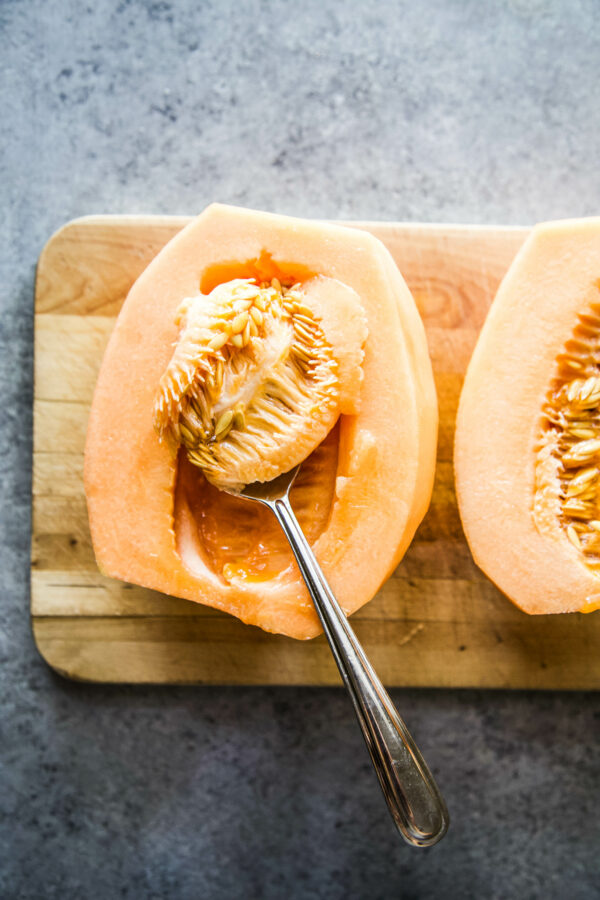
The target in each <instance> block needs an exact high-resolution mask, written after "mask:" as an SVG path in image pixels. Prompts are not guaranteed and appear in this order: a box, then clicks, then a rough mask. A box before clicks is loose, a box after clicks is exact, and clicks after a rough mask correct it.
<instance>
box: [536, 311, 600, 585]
mask: <svg viewBox="0 0 600 900" xmlns="http://www.w3.org/2000/svg"><path fill="white" fill-rule="evenodd" d="M543 415H544V421H543V440H542V442H541V450H540V454H539V455H538V467H539V468H540V469H541V467H542V466H543V465H544V460H545V459H546V460H547V457H548V455H549V454H550V455H552V457H553V460H554V463H555V471H556V473H557V476H558V516H559V522H560V525H561V527H562V528H563V530H564V531H565V533H566V536H567V538H568V539H569V541H570V542H571V543H572V544H573V546H575V547H576V548H577V549H578V550H580V551H581V553H582V554H583V556H584V559H585V562H586V564H587V565H588V566H589V567H590V568H591V569H593V570H598V574H599V575H600V307H596V306H592V307H591V308H590V310H589V312H588V313H585V314H582V315H580V316H579V321H578V324H577V326H576V328H575V330H574V332H573V337H572V339H571V340H569V341H568V343H567V344H566V346H565V351H564V353H563V354H561V356H560V357H559V359H558V369H557V377H556V379H555V382H554V384H553V385H552V388H551V390H550V392H549V394H548V397H547V402H546V404H545V407H544V410H543ZM538 485H539V480H538Z"/></svg>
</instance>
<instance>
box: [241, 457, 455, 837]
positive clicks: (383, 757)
mask: <svg viewBox="0 0 600 900" xmlns="http://www.w3.org/2000/svg"><path fill="white" fill-rule="evenodd" d="M299 469H300V466H296V468H295V469H292V470H291V472H286V473H285V474H284V475H280V476H279V478H275V479H274V480H273V481H268V482H265V483H264V484H261V483H259V482H256V483H255V484H249V485H248V486H247V487H245V488H244V490H242V491H241V493H237V494H235V495H234V496H237V497H243V498H244V499H245V500H256V501H258V502H259V503H263V504H264V505H265V506H268V507H269V509H271V510H272V511H273V512H274V513H275V515H276V517H277V521H278V522H279V524H280V525H281V527H282V528H283V531H284V533H285V536H286V537H287V539H288V541H289V542H290V546H291V548H292V550H293V552H294V556H295V557H296V561H297V563H298V566H299V568H300V572H301V573H302V577H303V578H304V581H305V582H306V586H307V588H308V590H309V592H310V595H311V597H312V600H313V603H314V605H315V609H316V610H317V613H318V615H319V618H320V620H321V623H322V625H323V629H324V631H325V634H326V636H327V640H328V641H329V646H330V647H331V652H332V653H333V656H334V658H335V661H336V663H337V667H338V669H339V670H340V674H341V676H342V679H343V681H344V684H345V685H346V688H347V690H348V693H349V694H350V697H351V698H352V702H353V704H354V709H355V712H356V716H357V718H358V722H359V724H360V727H361V728H362V732H363V735H364V738H365V741H366V743H367V747H368V750H369V753H370V754H371V760H372V761H373V765H374V766H375V771H376V772H377V777H378V778H379V783H380V785H381V788H382V790H383V794H384V797H385V799H386V801H387V805H388V807H389V810H390V812H391V814H392V817H393V819H394V822H395V823H396V826H397V828H398V830H399V831H400V833H401V835H402V837H403V838H404V839H405V841H407V842H408V843H409V844H413V845H414V846H415V847H430V846H431V845H432V844H436V843H437V842H438V841H439V840H441V838H443V836H444V835H445V833H446V831H447V829H448V822H449V818H448V811H447V809H446V804H445V803H444V800H443V799H442V796H441V794H440V792H439V790H438V787H437V785H436V783H435V781H434V780H433V777H432V775H431V772H430V771H429V769H428V768H427V764H426V763H425V760H424V759H423V757H422V756H421V753H420V751H419V748H418V747H417V745H416V744H415V742H414V741H413V739H412V737H411V736H410V734H409V732H408V729H407V727H406V725H405V724H404V722H403V721H402V719H401V718H400V716H399V715H398V713H397V711H396V709H395V707H394V704H393V703H392V701H391V698H390V697H389V695H388V693H387V691H386V690H385V688H384V686H383V685H382V683H381V681H380V680H379V678H378V677H377V675H376V674H375V671H374V669H373V667H372V666H371V664H370V662H369V660H368V659H367V657H366V656H365V653H364V650H363V649H362V647H361V645H360V644H359V642H358V639H357V637H356V635H355V634H354V631H353V630H352V628H351V627H350V625H349V623H348V620H347V619H346V616H345V615H344V613H343V611H342V609H341V607H340V606H339V604H338V602H337V600H336V599H335V597H334V596H333V594H332V592H331V589H330V587H329V585H328V584H327V581H326V580H325V576H324V575H323V572H322V571H321V569H320V567H319V564H318V562H317V560H316V559H315V556H314V554H313V552H312V550H311V548H310V545H309V543H308V541H307V540H306V538H305V536H304V534H303V532H302V529H301V528H300V525H299V524H298V520H297V519H296V516H295V515H294V512H293V510H292V507H291V505H290V500H289V492H290V488H291V486H292V484H293V483H294V480H295V478H296V475H297V474H298V471H299ZM228 493H233V492H228Z"/></svg>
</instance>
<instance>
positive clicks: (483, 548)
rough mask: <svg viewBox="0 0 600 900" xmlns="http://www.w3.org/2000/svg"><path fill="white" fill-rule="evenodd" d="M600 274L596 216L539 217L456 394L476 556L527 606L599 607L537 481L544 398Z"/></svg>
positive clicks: (458, 460)
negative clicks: (549, 219)
mask: <svg viewBox="0 0 600 900" xmlns="http://www.w3.org/2000/svg"><path fill="white" fill-rule="evenodd" d="M599 278H600V218H597V219H587V220H569V221H562V222H554V223H548V224H543V225H539V226H537V227H536V228H534V229H533V231H532V233H531V235H530V237H529V238H528V240H527V241H526V242H525V244H524V246H523V247H522V249H521V251H520V252H519V254H518V255H517V258H516V259H515V261H514V262H513V264H512V266H511V268H510V270H509V271H508V273H507V275H506V276H505V278H504V280H503V282H502V284H501V286H500V289H499V291H498V294H497V296H496V298H495V300H494V302H493V305H492V308H491V310H490V313H489V315H488V318H487V320H486V322H485V324H484V327H483V330H482V332H481V335H480V337H479V340H478V342H477V346H476V348H475V351H474V353H473V357H472V359H471V362H470V365H469V368H468V371H467V375H466V378H465V382H464V387H463V391H462V395H461V399H460V405H459V411H458V417H457V427H456V444H455V467H456V488H457V496H458V503H459V508H460V514H461V518H462V522H463V526H464V530H465V534H466V537H467V540H468V542H469V545H470V547H471V551H472V553H473V557H474V559H475V562H476V563H477V564H478V566H479V567H480V568H481V569H482V570H483V571H484V572H485V573H486V574H487V575H488V576H489V577H490V578H491V579H492V580H493V581H494V582H495V583H496V584H497V585H498V587H499V588H500V589H501V590H502V591H504V593H505V594H507V596H508V597H509V598H510V599H511V600H512V601H513V602H514V603H515V604H516V605H517V606H519V607H520V608H521V609H523V610H524V611H525V612H527V613H531V614H543V613H561V612H572V611H575V610H584V611H590V610H592V609H595V608H596V607H598V606H600V579H599V578H598V575H596V574H594V573H593V572H592V571H591V570H590V568H589V567H588V566H587V565H586V564H585V562H584V560H583V556H582V554H581V552H580V551H578V550H577V548H576V547H575V546H574V545H573V544H572V543H571V542H570V541H569V539H568V538H567V536H566V534H565V529H564V528H562V527H561V526H560V524H559V521H558V519H557V517H556V515H555V510H554V508H553V506H552V503H551V500H550V499H549V498H548V499H546V498H545V497H544V496H540V494H539V493H537V494H536V492H535V485H536V459H537V458H538V448H539V445H540V435H541V429H542V421H543V417H542V408H543V405H544V401H545V399H546V396H547V394H548V391H549V389H550V387H551V384H552V380H553V376H554V374H555V372H556V370H557V369H556V367H557V360H558V358H559V357H560V356H561V354H563V353H564V351H565V346H566V345H567V344H568V342H569V341H570V339H571V338H572V336H573V331H574V329H575V327H576V325H577V322H578V316H579V315H582V314H583V315H585V314H586V313H587V312H589V310H590V307H591V305H592V304H596V305H598V304H600V290H599V284H600V282H599V280H598V279H599ZM534 502H535V503H536V505H537V510H536V515H535V516H534ZM540 507H541V508H540Z"/></svg>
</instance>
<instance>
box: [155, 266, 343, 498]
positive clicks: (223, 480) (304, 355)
mask: <svg viewBox="0 0 600 900" xmlns="http://www.w3.org/2000/svg"><path fill="white" fill-rule="evenodd" d="M176 321H177V323H178V324H179V325H180V326H181V332H180V339H179V341H178V343H177V345H176V348H175V352H174V354H173V357H172V359H171V362H170V363H169V366H168V368H167V370H166V372H165V374H164V375H163V378H162V379H161V384H160V389H159V393H158V396H157V399H156V403H155V409H154V423H155V428H156V430H157V432H158V434H159V437H160V438H161V439H162V440H165V441H166V442H168V443H169V444H170V446H171V447H172V448H173V449H175V450H176V449H177V448H178V447H179V446H180V445H182V446H183V447H185V449H186V451H187V455H188V458H189V459H190V461H191V462H192V463H193V464H194V465H197V466H199V467H200V468H201V469H203V471H204V473H205V474H206V476H207V477H208V478H209V479H210V480H211V481H213V483H215V484H217V485H218V486H232V482H236V483H240V482H241V483H244V481H245V479H244V478H243V477H242V476H243V475H244V473H246V472H247V471H248V470H249V469H251V468H252V465H253V464H254V465H255V466H259V464H260V463H261V461H262V460H264V459H265V458H269V454H271V455H273V454H275V453H277V452H280V451H281V448H282V447H283V446H284V444H285V441H286V440H288V441H289V440H293V438H294V433H295V432H298V431H301V430H302V428H303V427H304V429H306V423H307V419H310V418H311V417H312V418H313V419H314V418H323V419H325V418H327V417H329V418H332V416H333V414H334V410H335V409H336V407H337V363H336V361H335V359H334V358H333V355H332V352H331V347H330V346H329V344H328V343H327V341H326V338H325V335H324V333H323V331H322V329H321V327H320V325H319V323H318V321H317V320H316V319H315V317H314V315H313V313H312V311H311V309H310V308H309V307H308V306H307V305H306V304H305V303H304V302H303V293H302V289H301V285H299V284H295V285H293V286H291V287H285V286H282V285H281V283H280V282H279V281H278V279H276V278H274V279H273V280H272V281H270V282H269V283H266V282H263V283H260V284H257V283H256V282H255V281H254V280H253V279H236V280H234V281H231V282H228V283H226V284H223V285H220V286H219V287H217V288H216V289H215V290H214V291H213V292H212V293H211V294H210V295H208V296H207V297H200V298H191V299H189V300H186V301H184V302H183V304H182V305H181V307H180V309H179V310H178V313H177V318H176ZM257 373H258V374H257ZM248 385H249V386H250V387H247V386H248ZM332 424H333V421H332V422H331V423H330V425H329V427H331V425H332ZM323 436H324V435H323ZM311 449H312V448H311ZM309 452H310V451H309ZM282 471H285V470H284V469H282ZM249 480H254V479H252V478H250V479H249ZM246 483H247V481H246Z"/></svg>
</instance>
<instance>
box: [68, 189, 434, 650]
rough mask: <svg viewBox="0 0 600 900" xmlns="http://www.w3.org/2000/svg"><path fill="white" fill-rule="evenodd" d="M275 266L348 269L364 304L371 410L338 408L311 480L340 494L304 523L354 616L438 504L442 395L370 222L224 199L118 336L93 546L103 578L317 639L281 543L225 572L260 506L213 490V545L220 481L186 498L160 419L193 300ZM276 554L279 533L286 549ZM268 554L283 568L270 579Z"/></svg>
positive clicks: (174, 245) (108, 371)
mask: <svg viewBox="0 0 600 900" xmlns="http://www.w3.org/2000/svg"><path fill="white" fill-rule="evenodd" d="M265 260H266V263H265ZM271 261H272V262H271ZM265 265H266V266H267V267H269V266H271V267H273V268H274V269H275V270H276V272H275V274H277V276H278V277H279V276H280V275H281V276H282V277H285V274H286V272H288V273H290V276H289V277H290V278H291V279H293V280H297V278H298V277H299V276H298V273H299V272H301V273H306V277H307V279H308V277H310V276H315V275H325V276H328V277H330V278H336V279H338V280H339V281H341V282H342V283H343V284H345V285H348V287H350V288H352V289H353V290H355V291H356V292H357V293H358V295H359V296H360V297H361V300H362V301H363V303H364V306H365V310H366V312H367V319H368V331H369V337H368V340H367V343H366V345H365V359H364V363H363V373H364V379H363V382H362V386H361V406H360V414H359V415H358V416H347V415H343V416H342V417H341V419H340V422H339V426H338V435H339V442H338V446H337V448H336V449H337V452H336V453H335V454H330V455H329V457H328V462H327V463H326V464H325V465H324V466H323V470H322V472H321V473H320V474H319V476H318V478H317V479H316V480H315V482H314V483H313V485H314V486H313V490H314V496H313V500H314V498H316V497H317V496H319V497H321V496H323V495H324V496H328V493H327V492H328V491H329V496H330V497H331V503H330V507H329V509H328V511H327V514H325V513H324V511H323V510H322V508H319V509H318V511H315V512H314V514H313V513H309V512H308V511H307V514H306V516H304V522H303V525H304V527H305V529H306V530H307V531H308V532H309V534H311V536H312V537H313V548H314V550H315V552H316V555H317V558H318V559H319V561H320V563H321V565H322V566H323V569H324V571H325V574H326V577H327V578H328V579H329V581H330V583H331V586H332V588H333V590H334V592H335V593H336V595H337V597H338V599H339V600H340V603H341V605H342V606H343V608H344V609H345V611H346V612H347V613H351V612H353V611H354V610H355V609H357V608H359V607H360V606H362V605H363V604H364V603H365V602H367V601H368V600H369V599H371V597H372V596H373V595H374V594H375V592H376V591H377V589H378V587H379V586H380V584H381V583H382V581H383V580H385V578H386V577H387V576H388V575H389V574H390V573H391V571H392V570H393V569H394V567H395V566H396V565H397V563H398V561H399V559H400V558H401V556H402V555H403V553H404V551H405V549H406V547H407V546H408V544H409V542H410V540H411V538H412V536H413V534H414V531H415V530H416V527H417V525H418V524H419V522H420V520H421V519H422V517H423V515H424V513H425V511H426V509H427V506H428V504H429V499H430V496H431V490H432V486H433V474H434V465H435V445H436V435H437V405H436V398H435V390H434V385H433V378H432V373H431V366H430V362H429V357H428V353H427V347H426V342H425V336H424V331H423V327H422V323H421V321H420V318H419V316H418V312H417V310H416V307H415V305H414V302H413V300H412V297H411V296H410V293H409V291H408V288H407V287H406V285H405V283H404V281H403V279H402V277H401V275H400V273H399V272H398V270H397V268H396V266H395V264H394V262H393V260H392V258H391V257H390V255H389V253H388V252H387V250H386V249H385V248H384V247H383V245H382V244H381V243H380V242H379V241H377V240H376V239H375V238H374V237H372V236H371V235H369V234H367V233H365V232H361V231H358V230H353V229H346V228H342V227H337V226H331V225H323V224H320V223H314V222H309V221H303V220H294V219H289V218H286V217H280V216H275V215H270V214H266V213H257V212H254V211H250V210H242V209H236V208H232V207H224V206H220V205H214V206H211V207H209V208H208V209H207V210H206V211H205V212H204V213H203V214H202V215H201V216H199V217H198V218H197V219H196V220H194V221H193V222H192V223H191V224H190V225H189V226H188V227H187V228H185V229H184V230H183V231H182V232H181V233H180V234H179V235H177V236H176V237H175V238H174V239H173V240H172V241H171V242H170V243H169V245H168V246H167V247H166V248H165V249H164V250H163V251H162V252H161V253H160V254H159V255H158V257H156V259H155V260H154V261H153V262H152V263H151V264H150V266H149V267H148V269H147V270H146V271H145V272H144V273H143V274H142V276H141V277H140V278H139V279H138V281H137V282H136V284H135V285H134V286H133V288H132V290H131V292H130V294H129V296H128V298H127V301H126V303H125V305H124V307H123V310H122V312H121V315H120V316H119V319H118V321H117V323H116V325H115V329H114V332H113V335H112V336H111V340H110V342H109V346H108V348H107V351H106V355H105V359H104V362H103V365H102V369H101V372H100V376H99V379H98V384H97V388H96V393H95V397H94V402H93V406H92V411H91V415H90V421H89V428H88V439H87V446H86V461H85V484H86V494H87V498H88V509H89V515H90V526H91V532H92V539H93V544H94V550H95V553H96V558H97V560H98V564H99V566H100V567H101V569H102V570H103V571H104V572H105V573H106V574H108V575H112V576H113V577H116V578H121V579H123V580H125V581H131V582H134V583H136V584H141V585H144V586H147V587H150V588H154V589H156V590H160V591H163V592H165V593H168V594H173V595H175V596H180V597H186V598H188V599H190V600H195V601H198V602H202V603H205V604H208V605H210V606H214V607H217V608H220V609H223V610H225V611H227V612H230V613H232V614H234V615H236V616H238V617H239V618H240V619H242V620H243V621H244V622H248V623H252V624H256V625H259V626H260V627H261V628H264V629H265V630H268V631H275V632H281V633H284V634H287V635H290V636H292V637H296V638H309V637H313V636H314V635H316V634H317V633H319V631H320V625H319V622H318V619H317V616H316V613H315V611H314V609H313V606H312V603H311V601H310V599H309V596H308V593H307V591H306V588H305V586H304V584H303V582H302V580H301V578H300V575H299V572H298V571H297V569H296V567H295V564H292V563H291V562H290V563H289V564H288V565H287V566H286V567H285V568H283V569H281V568H279V565H276V566H274V565H273V560H269V559H268V557H269V556H270V553H271V547H270V544H269V546H268V547H267V546H262V547H258V546H257V545H256V544H255V545H254V549H253V553H252V554H250V558H249V560H248V565H247V567H246V570H245V571H243V569H244V566H241V570H240V566H238V570H239V571H238V573H237V574H236V566H235V565H233V564H232V565H230V567H229V568H227V569H226V574H227V575H228V576H229V578H230V580H229V581H226V580H225V578H224V574H223V571H222V569H220V562H221V558H223V559H225V556H226V555H227V552H226V548H227V547H228V546H229V545H230V544H231V543H232V542H233V543H234V542H235V541H239V537H240V532H241V530H242V528H243V522H244V521H247V519H246V518H245V516H250V515H256V513H252V514H250V513H249V512H246V511H245V512H244V514H243V515H244V518H242V519H238V514H237V513H236V514H235V515H234V514H233V511H232V507H231V503H239V504H244V503H246V501H243V500H239V501H230V500H229V499H227V500H226V501H225V502H224V503H223V510H222V515H220V514H219V513H218V512H217V509H218V504H217V503H216V498H215V497H214V495H213V494H211V496H210V508H211V515H212V516H213V517H214V518H213V524H212V525H211V528H212V537H211V539H210V541H208V542H207V539H206V535H205V534H203V531H202V529H203V526H202V524H200V526H199V513H198V507H199V506H200V507H201V506H202V504H203V502H204V501H203V499H202V491H203V490H204V489H206V490H208V488H202V487H201V486H199V487H198V492H197V493H195V494H194V497H193V498H192V502H191V503H190V502H189V500H188V499H186V493H187V495H188V498H189V496H190V494H189V492H187V491H184V490H181V484H180V487H179V489H177V482H178V472H180V471H181V468H180V466H178V465H177V463H176V462H175V461H174V460H173V459H172V457H171V456H170V454H169V451H168V449H167V448H166V447H164V446H161V445H160V444H159V443H158V441H157V438H156V434H155V432H154V430H153V426H152V405H153V401H154V396H155V392H156V387H157V384H158V381H159V379H160V376H161V374H162V372H163V371H164V369H165V367H166V365H167V363H168V361H169V358H170V355H171V352H172V344H173V342H174V341H175V340H176V337H177V329H176V326H175V325H174V314H175V310H176V308H177V306H178V304H179V302H180V301H181V299H182V298H183V297H186V296H190V295H192V294H194V293H196V292H197V291H198V289H199V287H200V286H201V285H202V288H203V290H205V291H206V290H207V288H208V289H210V288H211V287H214V283H216V282H215V281H214V279H215V277H216V278H217V280H228V279H229V278H231V277H244V276H245V277H249V276H251V275H252V274H253V270H254V271H255V270H256V269H257V268H261V267H262V268H264V266H265ZM216 272H218V273H219V275H217V276H215V273H216ZM232 272H233V274H232ZM210 279H213V283H212V284H208V283H207V282H209V281H210ZM334 460H335V462H334ZM334 469H335V471H333V470H334ZM188 474H189V473H188ZM182 479H183V480H186V479H187V475H186V473H185V471H184V472H183V475H182ZM332 483H333V485H334V487H333V490H332V489H331V484H332ZM176 489H177V502H174V496H175V494H176ZM210 490H211V491H212V490H214V489H210ZM323 492H325V493H324V494H323ZM207 503H208V500H207ZM310 505H311V504H310V503H307V506H310ZM312 505H313V506H314V503H313V504H312ZM194 506H195V507H196V509H195V510H194V509H193V507H194ZM239 514H240V516H242V512H241V506H240V507H239ZM260 515H261V516H262V515H263V514H262V513H261V514H260ZM313 515H314V517H315V520H317V519H318V523H317V524H318V527H317V528H316V529H315V528H312V526H311V516H313ZM201 519H202V516H200V520H201ZM261 521H266V520H262V519H261ZM239 522H241V523H242V527H240V525H239V524H238V523H239ZM311 529H312V530H311ZM317 531H320V533H319V535H318V537H317V536H316V532H317ZM209 544H210V546H209ZM219 544H220V545H221V547H222V548H223V550H222V553H219V549H218V547H219ZM215 547H216V548H217V549H216V551H215ZM280 553H281V542H280V540H279V541H278V542H277V547H276V554H277V556H278V557H279V558H280V559H281V557H280ZM215 554H216V555H215ZM261 559H262V560H266V562H265V564H264V566H263V570H265V571H267V572H268V573H269V574H270V575H271V576H272V577H269V578H266V579H265V578H263V577H260V575H259V572H260V570H261V565H262V563H261ZM288 559H289V557H288ZM234 562H235V561H234ZM228 563H231V560H227V562H225V563H224V565H227V564H228ZM273 569H278V571H277V574H272V571H273Z"/></svg>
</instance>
